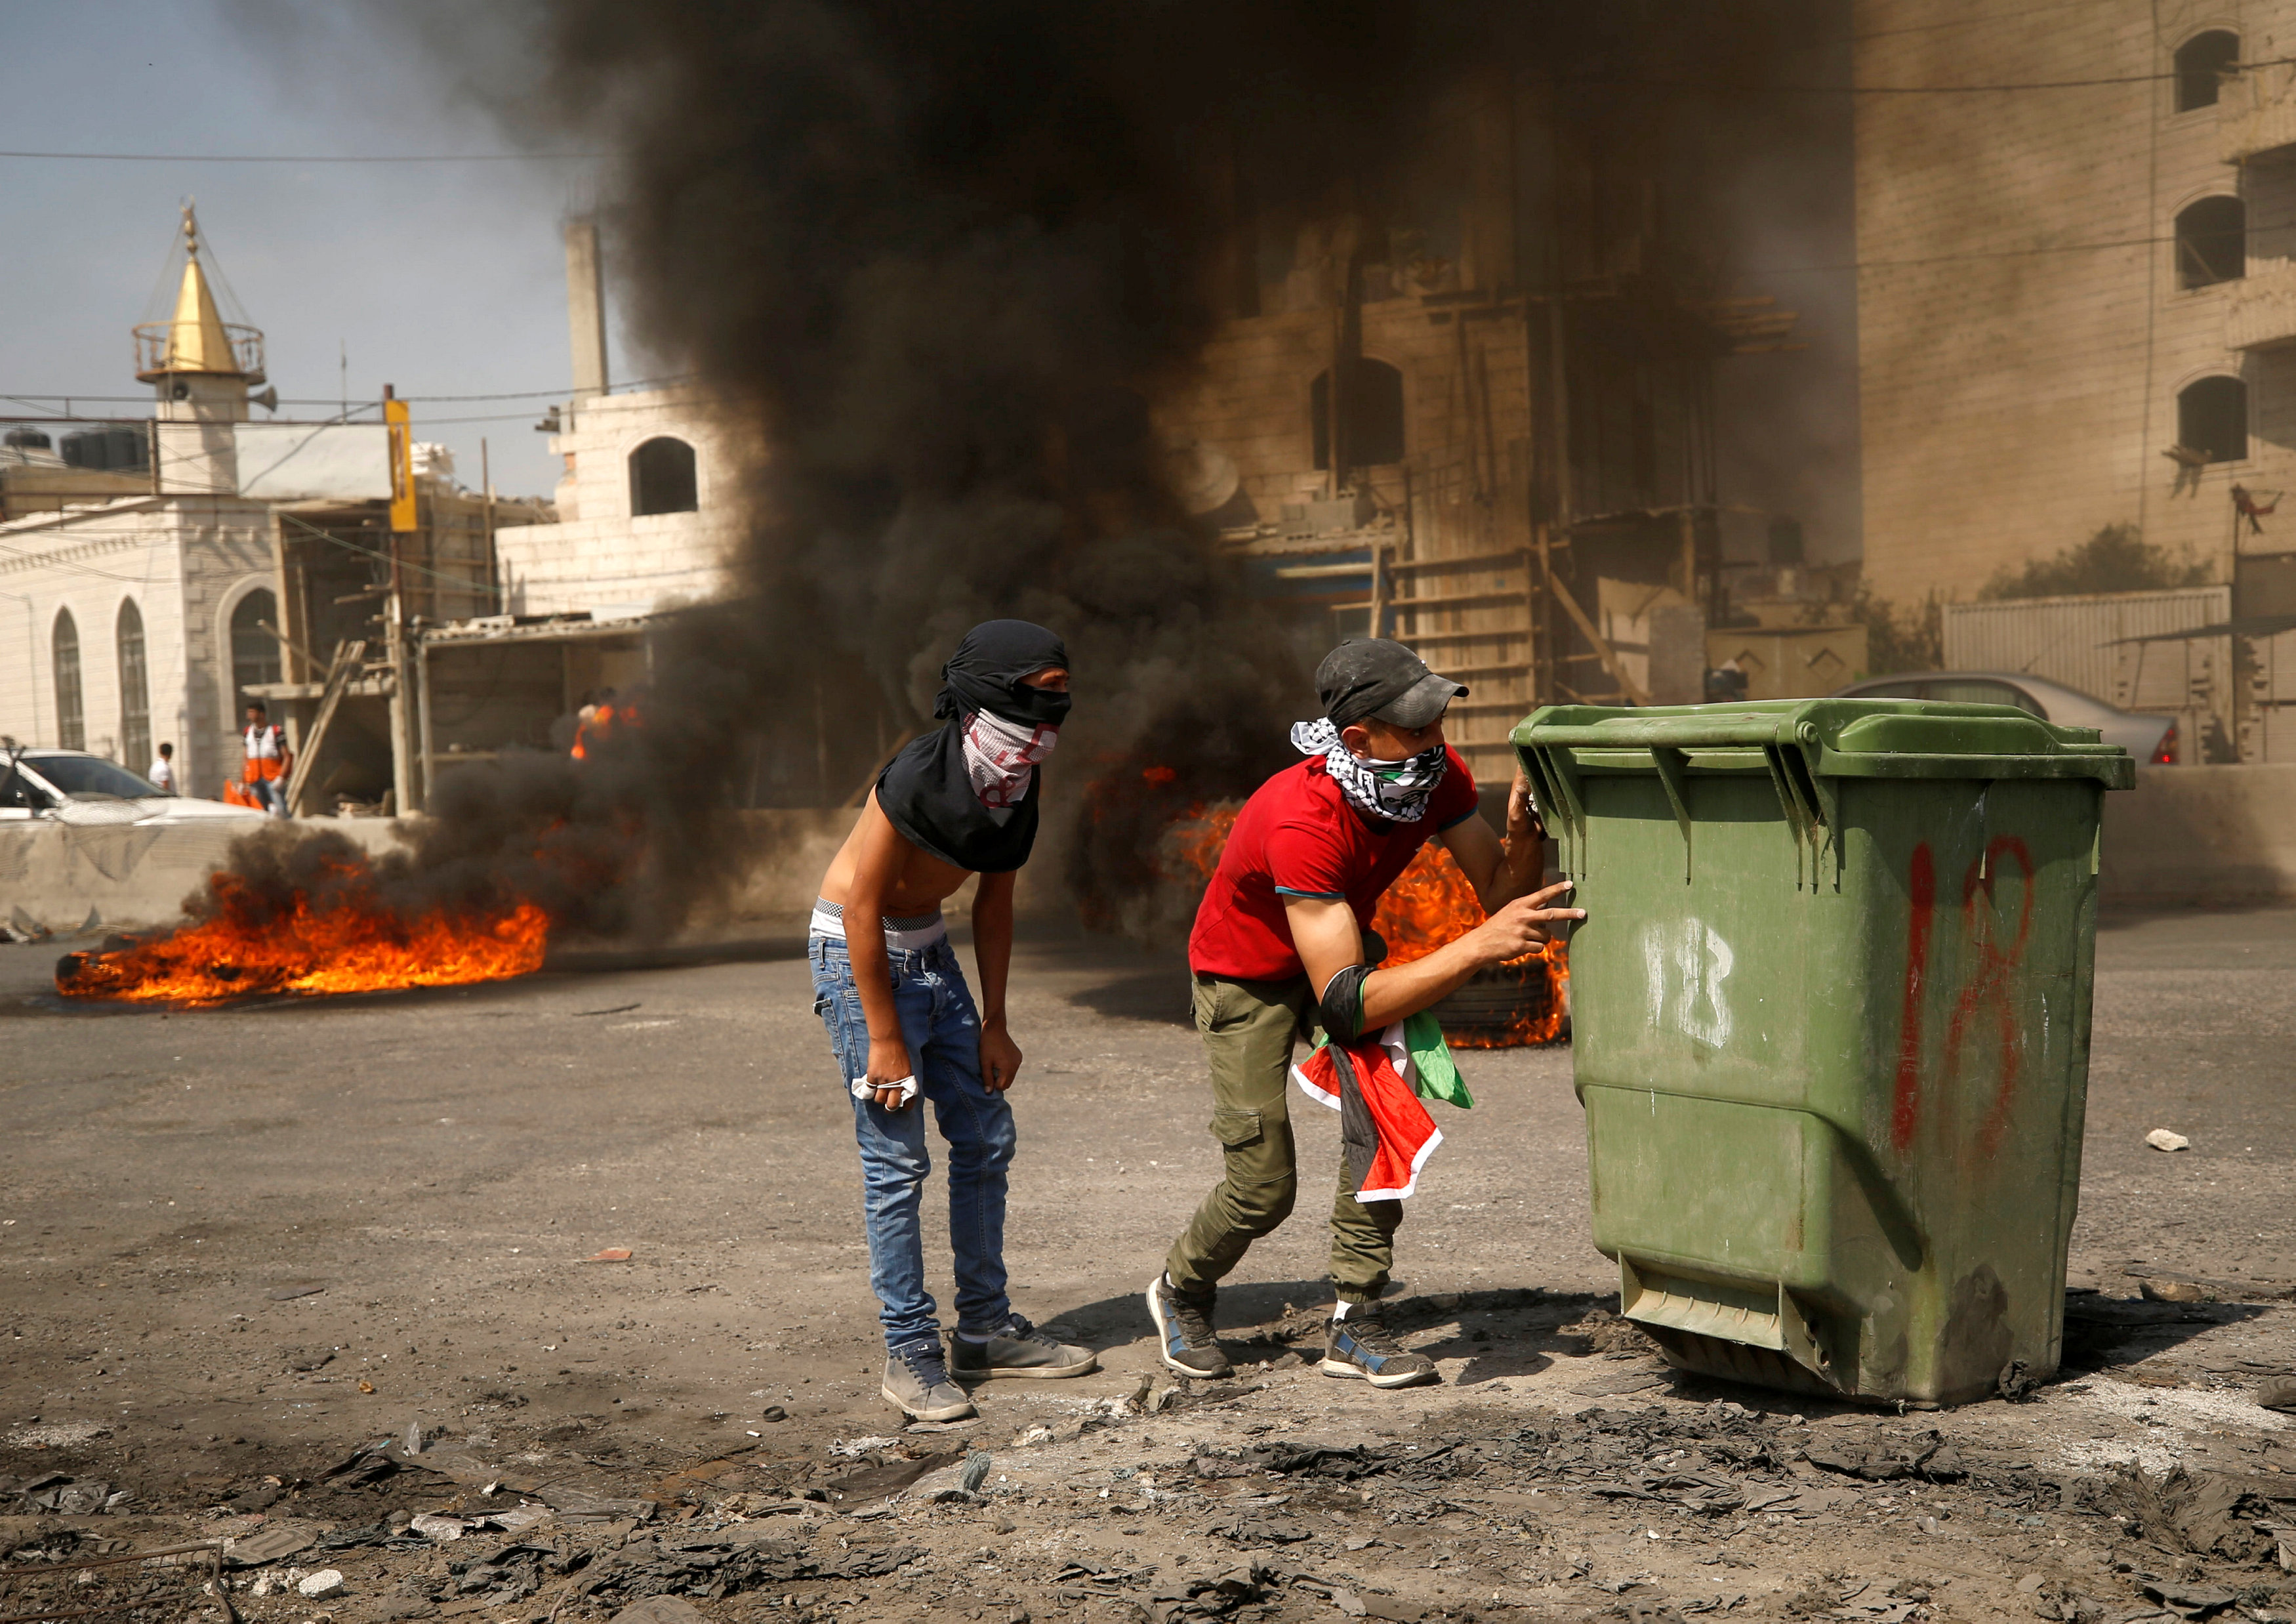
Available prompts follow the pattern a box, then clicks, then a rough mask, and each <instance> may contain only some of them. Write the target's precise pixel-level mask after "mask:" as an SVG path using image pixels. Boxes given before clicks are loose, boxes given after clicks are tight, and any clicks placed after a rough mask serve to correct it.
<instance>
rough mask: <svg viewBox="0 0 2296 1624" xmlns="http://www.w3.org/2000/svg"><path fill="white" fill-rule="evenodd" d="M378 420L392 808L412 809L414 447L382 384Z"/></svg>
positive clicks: (394, 395) (396, 403)
mask: <svg viewBox="0 0 2296 1624" xmlns="http://www.w3.org/2000/svg"><path fill="white" fill-rule="evenodd" d="M382 421H383V424H384V427H385V430H386V431H387V433H388V436H389V444H390V531H389V535H390V539H389V542H388V543H387V544H385V545H387V546H388V548H389V554H390V590H389V594H388V595H386V596H385V597H384V599H383V611H382V615H383V637H384V644H383V646H384V648H385V649H386V650H387V651H388V652H389V660H390V792H391V809H392V811H394V812H395V813H397V814H398V816H401V817H404V816H406V815H407V814H408V813H410V812H412V811H414V693H412V692H411V691H410V686H409V682H408V670H407V662H406V594H405V588H404V584H403V581H402V578H401V572H400V570H399V551H400V537H402V536H403V535H405V534H406V532H408V531H410V530H412V529H414V527H415V517H416V515H415V503H414V441H413V433H414V431H413V430H412V428H411V427H410V426H409V425H408V422H407V419H406V402H405V401H403V400H401V399H399V398H398V391H397V390H394V389H393V388H392V387H391V386H390V385H389V384H388V383H386V384H384V385H383V386H382Z"/></svg>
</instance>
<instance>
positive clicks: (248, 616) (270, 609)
mask: <svg viewBox="0 0 2296 1624" xmlns="http://www.w3.org/2000/svg"><path fill="white" fill-rule="evenodd" d="M266 623H268V624H270V625H272V626H276V625H278V624H279V600H278V599H276V598H275V597H273V596H272V595H271V589H270V588H269V587H267V586H258V587H257V588H256V589H255V590H254V591H253V592H250V593H249V594H248V595H246V596H245V597H243V598H242V599H240V601H239V605H238V607H237V608H235V609H234V610H233V611H231V685H232V688H233V690H234V692H233V694H232V699H233V704H232V708H231V720H230V726H231V730H232V731H233V732H234V733H237V732H238V731H239V730H240V729H241V728H242V727H243V726H246V718H247V702H248V701H250V700H251V699H254V698H256V697H258V696H257V695H255V694H252V693H249V692H248V690H249V689H250V688H252V687H254V686H256V685H258V684H261V683H274V682H277V681H278V680H279V676H280V671H279V639H278V638H276V637H275V636H272V635H271V634H270V633H269V632H266V631H265V630H264V629H263V627H264V626H265V625H266Z"/></svg>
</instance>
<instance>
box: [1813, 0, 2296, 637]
mask: <svg viewBox="0 0 2296 1624" xmlns="http://www.w3.org/2000/svg"><path fill="white" fill-rule="evenodd" d="M1855 31H1856V35H1857V39H1858V41H1859V43H1858V45H1857V59H1856V76H1857V84H1858V85H1859V86H1865V87H1867V90H1868V92H1869V94H1861V95H1860V96H1858V97H1857V260H1858V266H1859V268H1858V273H1857V275H1858V328H1859V335H1860V339H1859V379H1860V385H1859V398H1860V410H1861V432H1862V438H1863V442H1864V451H1863V457H1862V463H1863V471H1864V503H1865V545H1866V564H1865V570H1866V583H1867V584H1868V586H1870V587H1871V588H1872V589H1873V590H1874V592H1875V593H1876V594H1877V595H1881V596H1882V597H1885V598H1888V599H1891V600H1895V601H1897V602H1899V603H1918V602H1919V601H1921V600H1922V599H1923V597H1924V596H1926V595H1931V594H1935V595H1939V596H1940V597H1944V598H1948V599H1951V598H1966V597H1969V596H1972V595H1973V594H1974V593H1975V592H1976V590H1977V589H1978V588H1979V587H1980V586H1983V585H1984V583H1985V582H1986V581H1987V580H1988V579H1989V578H1990V577H1991V576H1992V575H1993V574H1994V573H1995V572H1996V571H1997V570H2000V569H2002V568H2003V567H2004V566H2012V567H2013V566H2015V565H2017V564H2020V563H2021V562H2025V561H2027V560H2030V559H2034V558H2038V557H2045V556H2048V555H2050V554H2055V553H2057V552H2059V551H2061V550H2062V549H2064V548H2066V547H2068V546H2071V545H2077V544H2079V543H2081V542H2083V541H2086V540H2087V538H2088V537H2090V536H2092V535H2093V534H2095V532H2096V531H2097V530H2099V529H2102V528H2103V527H2105V526H2107V525H2121V524H2133V525H2136V526H2137V527H2139V528H2140V529H2141V530H2142V531H2143V534H2144V538H2145V539H2146V540H2147V541H2150V542H2153V543H2155V544H2160V545H2165V546H2167V547H2169V549H2171V550H2172V551H2173V552H2175V553H2177V554H2179V555H2181V556H2183V557H2185V558H2186V559H2189V560H2191V561H2194V562H2199V563H2202V564H2205V565H2207V566H2208V567H2209V568H2210V570H2211V571H2212V573H2213V574H2214V575H2215V578H2217V579H2218V580H2220V581H2228V582H2230V583H2232V584H2233V585H2234V586H2235V613H2242V614H2247V613H2261V612H2272V611H2278V610H2296V570H2292V569H2291V568H2290V566H2291V564H2292V562H2296V560H2292V558H2291V556H2290V552H2291V549H2292V548H2296V504H2291V505H2290V506H2288V507H2287V508H2285V509H2284V510H2283V511H2282V512H2281V513H2260V514H2259V516H2258V517H2257V519H2256V521H2255V523H2254V524H2251V523H2250V522H2249V521H2247V519H2246V518H2245V517H2244V516H2243V513H2241V511H2240V507H2241V503H2242V502H2243V499H2245V500H2247V501H2248V503H2249V504H2251V505H2252V506H2257V507H2261V508H2268V507H2269V506H2270V504H2272V503H2273V502H2274V500H2275V499H2276V496H2277V494H2278V492H2280V491H2281V490H2282V489H2284V488H2296V85H2292V78H2291V70H2290V69H2289V68H2288V67H2287V66H2286V65H2285V60H2286V59H2287V58H2288V57H2289V56H2290V55H2291V54H2292V52H2291V49H2290V47H2291V45H2292V44H2296V4H2288V3H2287V0H2261V3H2259V0H2250V3H2249V4H2240V5H2233V4H2228V3H2227V0H2162V3H2161V4H2151V3H2150V0H2092V3H2090V4H2080V5H2073V6H2057V7H2049V8H2043V9H2039V10H2037V9H2035V8H2033V7H2030V6H2023V5H2012V4H1989V5H1980V6H1977V7H1971V6H1969V5H1967V4H1948V0H1859V4H1857V26H1856V30H1855ZM1908 86H1922V87H1926V88H1927V90H1928V92H1929V93H1928V94H1880V93H1881V92H1882V91H1883V90H1884V89H1887V88H1898V87H1908ZM1979 86H1999V87H2001V88H1996V89H1990V90H1985V91H1983V92H1981V93H1979V92H1978V91H1977V90H1976V87H1979ZM1956 92H1960V93H1961V94H1956ZM2259 527H2260V528H2259Z"/></svg>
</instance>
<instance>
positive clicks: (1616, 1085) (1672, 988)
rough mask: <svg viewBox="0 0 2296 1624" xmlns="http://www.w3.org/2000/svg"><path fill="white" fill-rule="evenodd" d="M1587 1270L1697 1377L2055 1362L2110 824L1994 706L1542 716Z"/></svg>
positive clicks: (1827, 1378) (1984, 1381)
mask: <svg viewBox="0 0 2296 1624" xmlns="http://www.w3.org/2000/svg"><path fill="white" fill-rule="evenodd" d="M1513 742H1514V744H1515V748H1516V752H1517V754H1518V755H1519V756H1520V757H1521V760H1522V764H1523V767H1524V769H1525V771H1526V772H1527V773H1528V774H1529V778H1530V783H1531V785H1532V788H1533V791H1534V793H1535V794H1536V796H1537V798H1538V804H1539V806H1540V808H1542V809H1543V811H1544V812H1545V814H1546V820H1547V824H1548V827H1549V829H1550V830H1551V832H1552V833H1554V836H1555V837H1556V839H1557V841H1558V842H1559V844H1560V846H1561V849H1562V868H1563V872H1564V873H1565V874H1568V875H1569V876H1570V878H1572V879H1573V880H1575V881H1577V882H1578V886H1579V894H1578V896H1577V898H1576V901H1577V902H1578V903H1579V905H1581V906H1584V907H1585V908H1586V909H1587V919H1586V921H1585V923H1583V924H1581V925H1580V926H1579V928H1578V930H1577V931H1576V932H1575V934H1574V936H1573V938H1572V940H1571V943H1570V990H1571V1021H1572V1026H1573V1046H1574V1053H1573V1058H1574V1062H1575V1064H1576V1067H1577V1074H1578V1088H1579V1098H1580V1100H1581V1101H1582V1102H1583V1103H1584V1104H1585V1106H1586V1111H1587V1150H1588V1162H1589V1171H1590V1178H1591V1184H1592V1196H1593V1212H1594V1232H1595V1245H1596V1246H1598V1247H1600V1248H1601V1249H1602V1251H1603V1253H1604V1254H1605V1255H1606V1256H1609V1257H1611V1258H1613V1259H1616V1260H1617V1262H1618V1265H1619V1280H1620V1299H1621V1308H1622V1311H1623V1312H1624V1313H1625V1315H1626V1316H1627V1317H1628V1318H1629V1319H1632V1320H1635V1321H1637V1322H1639V1323H1640V1324H1641V1325H1642V1326H1643V1327H1644V1329H1645V1330H1647V1331H1648V1332H1649V1333H1651V1335H1652V1337H1653V1338H1655V1339H1656V1340H1657V1341H1658V1342H1659V1343H1660V1345H1661V1347H1662V1348H1663V1349H1665V1351H1666V1354H1667V1357H1668V1358H1669V1360H1671V1361H1672V1362H1673V1363H1674V1364H1675V1365H1676V1366H1679V1367H1681V1368H1684V1369H1688V1370H1694V1371H1700V1372H1703V1373H1706V1374H1712V1375H1718V1376H1726V1377H1730V1378H1734V1379H1736V1380H1740V1381H1744V1382H1755V1383H1759V1384H1761V1385H1764V1386H1769V1387H1777V1388H1785V1389H1789V1390H1798V1391H1803V1392H1815V1393H1825V1394H1830V1395H1834V1396H1838V1397H1844V1398H1857V1399H1872V1400H1877V1401H1891V1402H1898V1403H1903V1404H1907V1405H1913V1406H1921V1407H1930V1406H1937V1405H1948V1404H1956V1403H1959V1402H1963V1401H1964V1400H1967V1399H1970V1398H1978V1397H1980V1396H1982V1395H1984V1394H1987V1393H1990V1392H1992V1391H1994V1390H1996V1388H1997V1386H1999V1385H2000V1384H2002V1383H2004V1382H2015V1381H2016V1380H2018V1379H2019V1378H2020V1377H2021V1376H2023V1377H2032V1378H2038V1377H2040V1376H2044V1375H2046V1374H2049V1373H2050V1372H2052V1371H2054V1369H2055V1368H2056V1366H2057V1362H2058V1355H2059V1349H2060V1346H2061V1343H2062V1336H2063V1325H2064V1284H2065V1283H2064V1273H2065V1243H2066V1237H2067V1235H2068V1234H2069V1233H2070V1231H2071V1227H2072V1221H2073V1210H2074V1203H2075V1199H2076V1196H2077V1193H2078V1188H2079V1181H2080V1142H2081V1117H2082V1111H2083V1107H2084V1103H2085V1098H2086V1094H2087V1081H2088V1033H2089V998H2090V988H2091V983H2092V972H2093V969H2094V964H2095V943H2096V873H2097V852H2098V826H2099V813H2100V810H2101V803H2102V801H2103V793H2104V791H2107V790H2116V789H2128V788H2130V787H2131V786H2132V785H2133V784H2134V783H2135V782H2136V767H2135V765H2134V763H2133V762H2132V761H2131V760H2130V759H2129V758H2128V754H2127V752H2125V751H2123V750H2120V748H2119V747H2118V746H2109V745H2104V744H2100V743H2099V742H2097V734H2095V731H2094V730H2092V729H2088V728H2080V727H2057V726H2051V725H2049V724H2048V723H2046V722H2044V721H2042V720H2041V719H2040V718H2038V717H2035V716H2032V715H2030V714H2028V713H2027V712H2025V711H2022V710H2019V709H2012V708H2011V707H2008V706H2003V705H1945V704H1923V703H1915V702H1911V701H1886V700H1854V699H1820V700H1790V701H1766V702H1760V703H1743V704H1735V705H1699V706H1684V707H1678V708H1654V709H1636V710H1626V709H1608V708H1603V707H1597V706H1548V707H1546V708H1545V709H1540V710H1538V712H1536V713H1535V714H1533V715H1532V716H1531V717H1530V718H1529V719H1528V720H1526V721H1525V722H1523V723H1522V725H1521V726H1519V727H1517V728H1516V729H1515V731H1514V734H1513Z"/></svg>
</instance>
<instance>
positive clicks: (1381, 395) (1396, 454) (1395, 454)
mask: <svg viewBox="0 0 2296 1624" xmlns="http://www.w3.org/2000/svg"><path fill="white" fill-rule="evenodd" d="M1344 379H1345V383H1344V387H1343V388H1342V389H1341V391H1340V409H1341V411H1343V412H1344V413H1346V414H1347V415H1346V418H1345V420H1344V422H1343V423H1342V427H1343V428H1344V429H1345V431H1346V437H1345V438H1346V447H1345V449H1346V460H1347V465H1348V466H1349V467H1350V468H1371V467H1376V466H1377V465H1379V464H1380V463H1399V462H1401V461H1402V460H1403V374H1402V373H1399V372H1398V371H1396V369H1395V368H1393V367H1392V366H1390V365H1388V364H1387V363H1386V362H1384V361H1374V360H1373V359H1372V358H1371V357H1368V356H1357V357H1356V358H1355V359H1354V360H1352V361H1349V363H1348V364H1347V372H1346V373H1345V374H1344ZM1308 414H1309V415H1310V417H1312V418H1313V420H1314V422H1315V425H1316V467H1318V468H1329V467H1330V466H1331V465H1332V374H1331V373H1330V371H1329V370H1325V371H1324V372H1320V373H1316V381H1315V382H1314V383H1312V384H1310V385H1309V386H1308Z"/></svg>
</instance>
